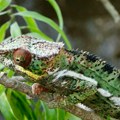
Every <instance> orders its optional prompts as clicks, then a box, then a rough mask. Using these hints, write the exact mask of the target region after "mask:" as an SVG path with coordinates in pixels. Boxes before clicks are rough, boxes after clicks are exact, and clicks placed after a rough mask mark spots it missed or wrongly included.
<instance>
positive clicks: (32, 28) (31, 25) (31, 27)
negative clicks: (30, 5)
mask: <svg viewBox="0 0 120 120" xmlns="http://www.w3.org/2000/svg"><path fill="white" fill-rule="evenodd" d="M12 7H15V8H16V10H17V11H18V12H23V11H27V9H26V8H24V7H21V6H18V5H13V6H12ZM23 19H24V20H25V22H26V23H27V28H28V29H29V30H30V31H31V32H36V33H38V34H40V36H41V38H43V39H45V40H48V41H53V40H52V39H51V38H50V37H48V36H47V35H45V34H44V33H43V32H42V31H41V30H40V29H39V27H38V26H37V24H36V22H35V20H34V19H33V18H32V17H23Z"/></svg>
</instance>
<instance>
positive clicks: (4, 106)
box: [0, 92, 17, 120]
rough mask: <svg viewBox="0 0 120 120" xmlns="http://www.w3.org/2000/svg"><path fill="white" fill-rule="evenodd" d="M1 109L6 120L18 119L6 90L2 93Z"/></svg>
mask: <svg viewBox="0 0 120 120" xmlns="http://www.w3.org/2000/svg"><path fill="white" fill-rule="evenodd" d="M0 111H1V113H2V115H3V116H4V118H5V120H17V118H16V117H15V115H14V113H13V111H12V109H11V106H10V104H9V102H8V100H7V97H6V94H5V92H3V93H2V94H1V95H0Z"/></svg>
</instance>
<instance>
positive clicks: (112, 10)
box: [100, 0, 120, 23]
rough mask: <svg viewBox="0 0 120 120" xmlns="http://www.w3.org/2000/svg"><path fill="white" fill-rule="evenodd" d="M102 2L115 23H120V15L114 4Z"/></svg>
mask: <svg viewBox="0 0 120 120" xmlns="http://www.w3.org/2000/svg"><path fill="white" fill-rule="evenodd" d="M100 1H101V3H102V4H103V5H104V7H105V9H106V10H107V11H108V12H109V14H110V15H111V16H112V18H113V19H114V21H115V23H118V22H119V21H120V14H119V13H118V11H117V10H116V9H115V7H114V6H113V5H112V3H111V2H110V1H109V0H100Z"/></svg>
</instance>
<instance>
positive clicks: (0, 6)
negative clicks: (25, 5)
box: [0, 0, 11, 11]
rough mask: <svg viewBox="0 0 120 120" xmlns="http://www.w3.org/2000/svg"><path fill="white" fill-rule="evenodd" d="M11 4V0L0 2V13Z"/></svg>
mask: <svg viewBox="0 0 120 120" xmlns="http://www.w3.org/2000/svg"><path fill="white" fill-rule="evenodd" d="M10 3H11V0H0V11H2V10H4V9H5V8H7V7H8V6H9V5H10Z"/></svg>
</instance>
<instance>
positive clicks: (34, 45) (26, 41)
mask: <svg viewBox="0 0 120 120" xmlns="http://www.w3.org/2000/svg"><path fill="white" fill-rule="evenodd" d="M63 46H64V44H63V43H62V42H59V43H56V42H49V41H46V40H42V39H37V38H34V37H31V36H26V35H22V36H20V37H16V38H14V39H9V40H6V41H3V42H2V43H1V44H0V53H5V52H9V51H14V50H16V49H18V48H22V49H25V50H28V51H29V52H30V53H31V54H32V55H35V56H37V57H38V58H48V57H50V56H52V55H56V54H58V53H59V51H60V49H61V48H63Z"/></svg>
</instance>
